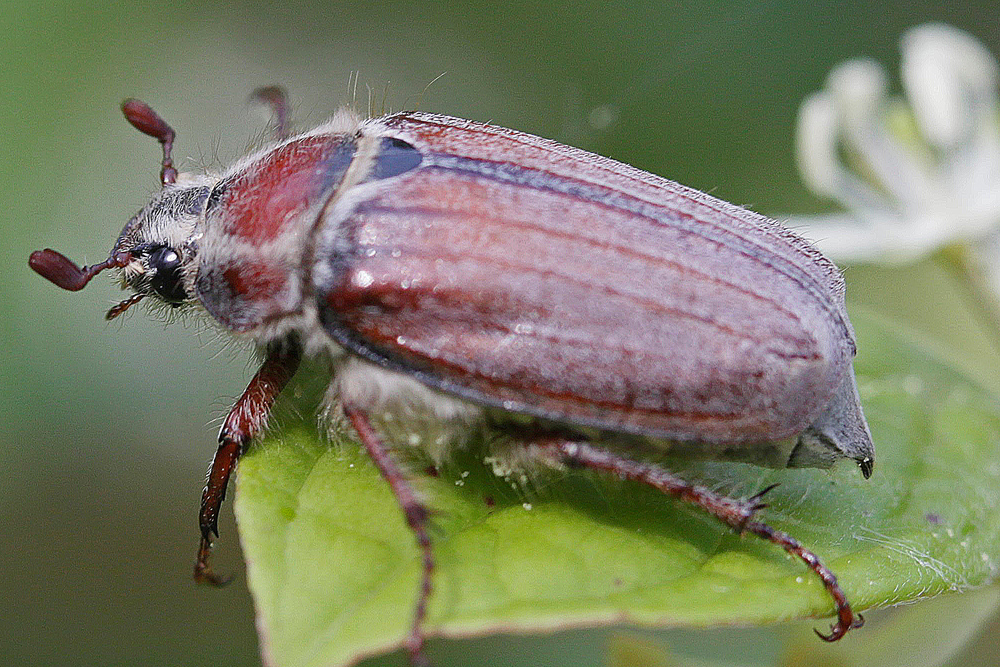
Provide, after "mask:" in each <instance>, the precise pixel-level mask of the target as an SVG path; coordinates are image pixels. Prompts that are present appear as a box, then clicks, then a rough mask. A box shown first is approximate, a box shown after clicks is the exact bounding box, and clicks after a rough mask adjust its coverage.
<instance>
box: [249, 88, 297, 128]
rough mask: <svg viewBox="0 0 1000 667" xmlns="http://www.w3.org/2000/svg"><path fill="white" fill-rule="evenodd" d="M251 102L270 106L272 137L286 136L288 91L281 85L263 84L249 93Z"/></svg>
mask: <svg viewBox="0 0 1000 667" xmlns="http://www.w3.org/2000/svg"><path fill="white" fill-rule="evenodd" d="M250 101H251V102H260V103H261V104H266V105H267V106H269V107H271V113H272V114H274V138H275V139H287V138H288V93H286V92H285V89H284V88H282V87H281V86H263V87H261V88H258V89H257V90H255V91H253V92H252V93H251V94H250Z"/></svg>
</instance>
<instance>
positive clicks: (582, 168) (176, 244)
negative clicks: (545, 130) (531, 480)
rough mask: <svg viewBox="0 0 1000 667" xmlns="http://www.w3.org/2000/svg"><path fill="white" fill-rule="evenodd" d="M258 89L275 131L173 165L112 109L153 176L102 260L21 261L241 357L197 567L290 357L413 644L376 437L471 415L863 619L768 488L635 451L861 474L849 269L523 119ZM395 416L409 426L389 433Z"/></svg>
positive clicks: (419, 438) (841, 618) (159, 128)
mask: <svg viewBox="0 0 1000 667" xmlns="http://www.w3.org/2000/svg"><path fill="white" fill-rule="evenodd" d="M256 97H257V98H258V99H261V100H264V101H266V102H268V103H269V104H270V105H271V107H272V110H273V111H274V113H275V117H276V118H277V119H278V121H277V132H276V138H275V140H274V141H273V142H272V143H271V144H270V145H268V146H267V147H265V148H263V149H262V150H259V151H257V152H255V153H253V154H252V155H250V156H248V157H246V158H244V159H242V160H240V161H239V162H237V163H236V164H235V165H234V166H232V167H231V168H229V169H228V170H226V171H224V172H222V173H221V174H204V175H179V174H178V173H177V171H176V170H175V168H174V166H173V163H172V159H171V148H172V144H173V140H174V131H173V130H172V129H171V128H170V126H169V125H167V123H166V122H164V121H163V120H162V119H161V118H160V117H159V116H158V115H157V114H156V113H155V112H153V110H152V109H150V107H148V106H147V105H146V104H144V103H142V102H139V101H137V100H128V101H126V102H125V103H124V104H123V107H122V108H123V111H124V114H125V117H126V118H127V119H128V121H129V122H130V123H131V124H132V125H133V126H135V127H136V128H137V129H139V130H140V131H142V132H144V133H145V134H148V135H151V136H153V137H155V138H156V139H157V140H159V142H160V143H161V144H162V146H163V160H162V169H161V173H160V180H161V182H162V189H161V191H160V192H159V193H158V194H157V195H156V196H155V197H154V198H153V200H152V201H151V202H150V203H149V204H147V205H146V207H145V208H143V209H142V210H141V211H140V212H139V213H138V214H136V215H135V217H133V218H132V219H131V220H130V221H129V222H128V224H127V225H125V228H124V230H123V231H122V233H121V235H120V236H119V237H118V240H117V241H116V242H115V245H114V247H113V248H112V250H111V254H110V256H109V257H108V259H107V260H106V261H104V262H102V263H100V264H95V265H93V266H88V267H82V268H81V267H78V266H76V265H75V264H74V263H73V262H71V261H70V260H68V259H67V258H66V257H64V256H63V255H61V254H59V253H57V252H55V251H53V250H50V249H46V250H41V251H37V252H35V253H33V254H32V256H31V258H30V261H29V263H30V266H31V267H32V268H33V269H34V270H35V271H37V272H38V273H40V274H41V275H42V276H44V277H45V278H47V279H49V280H50V281H52V282H53V283H55V284H56V285H58V286H59V287H62V288H64V289H67V290H74V291H75V290H79V289H82V288H83V287H84V286H85V285H86V284H87V283H88V282H89V281H90V279H91V278H93V277H94V276H95V275H97V274H98V273H100V272H101V271H103V270H105V269H109V268H114V269H118V270H119V272H120V273H121V276H122V280H123V282H124V286H125V287H126V288H128V289H131V290H132V292H133V293H132V295H131V296H130V297H129V298H127V299H125V300H124V301H122V302H121V303H120V304H118V305H117V306H115V307H113V308H112V309H111V310H110V311H109V312H108V318H109V319H110V318H113V317H115V316H117V315H119V314H121V313H122V312H124V311H125V310H126V309H127V308H129V307H130V306H132V305H134V304H135V303H137V302H138V301H140V300H142V299H145V298H147V297H152V298H153V299H156V300H159V301H160V302H165V303H167V304H170V305H171V306H189V307H193V308H201V309H204V310H205V311H207V312H208V314H209V315H211V317H212V318H214V319H215V321H216V322H217V323H218V324H219V325H221V327H222V328H224V329H226V330H228V331H229V332H232V333H233V334H235V335H237V336H241V337H245V338H249V339H250V340H252V341H253V342H254V343H255V344H256V345H257V346H258V347H259V348H260V350H261V351H262V353H263V357H264V361H263V364H262V365H261V367H260V370H259V371H258V372H257V374H256V375H255V376H254V378H253V379H252V380H251V382H250V384H249V386H248V387H247V389H246V391H245V392H244V393H243V394H242V396H241V397H240V398H239V399H238V400H237V401H236V404H235V405H234V406H233V408H232V410H231V412H230V413H229V415H228V417H227V418H226V420H225V422H224V424H223V426H222V429H221V433H220V435H219V443H220V444H219V448H218V451H217V452H216V455H215V458H214V461H213V463H212V466H211V469H210V472H209V478H208V483H207V486H206V487H205V490H204V493H203V495H202V501H201V512H200V526H201V544H200V547H199V551H198V557H197V562H196V565H195V576H196V578H197V579H198V580H201V581H206V582H212V583H218V582H219V580H220V579H219V577H218V576H217V575H216V574H215V573H214V572H213V571H212V569H211V567H210V566H209V553H210V549H211V546H212V542H211V540H212V537H213V535H215V536H217V535H218V530H217V525H216V524H217V518H218V513H219V508H220V506H221V503H222V500H223V497H224V495H225V490H226V485H227V483H228V480H229V475H230V473H231V472H232V470H233V467H234V466H235V464H236V462H237V460H238V459H239V457H240V455H241V454H242V453H243V452H244V451H245V449H246V448H247V446H248V444H249V443H250V441H251V440H252V438H253V437H254V435H255V434H257V433H259V432H260V430H261V429H262V427H263V426H264V424H265V423H266V421H267V418H268V413H269V411H270V409H271V406H272V404H273V403H274V401H275V399H276V397H277V396H278V394H279V393H280V392H281V390H282V388H283V387H284V386H285V385H286V384H287V382H288V381H289V379H290V378H291V377H292V375H293V374H294V373H295V372H296V369H297V367H298V364H299V361H300V359H301V358H302V356H303V355H316V356H322V357H324V358H326V359H328V361H329V364H330V368H331V381H330V390H329V393H328V398H327V400H328V401H329V402H330V404H331V406H336V407H337V408H339V410H340V414H342V415H343V416H344V417H346V420H347V421H348V422H349V423H350V424H351V425H352V426H353V428H354V430H355V431H356V432H357V435H358V436H359V438H360V440H361V442H362V443H363V445H364V447H365V448H366V450H367V451H368V453H369V455H370V456H371V458H372V460H373V461H374V462H375V464H376V465H377V466H378V468H379V470H380V471H381V473H382V475H383V476H384V477H385V479H386V481H387V482H388V483H389V484H390V486H391V488H392V491H393V492H394V494H395V496H396V497H397V499H398V500H399V503H400V506H401V508H402V510H403V512H404V514H405V517H406V520H407V522H408V523H409V525H410V527H411V528H412V530H413V532H414V534H415V536H416V538H417V541H418V543H419V546H420V549H421V550H422V559H423V561H422V562H423V579H422V587H421V590H420V592H419V595H418V598H417V602H416V608H415V612H414V618H413V625H412V629H411V632H410V635H409V637H408V639H407V643H406V646H407V649H408V650H409V652H410V656H411V659H412V660H413V661H414V662H420V661H422V659H423V657H422V646H423V641H424V634H423V620H424V615H425V610H426V603H427V600H428V597H429V595H430V593H431V585H432V580H431V575H432V571H433V568H434V559H433V554H432V551H431V540H430V538H429V535H428V530H427V527H428V526H427V524H428V511H427V509H426V508H425V506H424V504H423V503H422V502H421V500H420V499H419V497H418V495H417V494H416V493H415V492H414V490H413V488H412V486H411V484H410V482H409V481H408V479H407V476H406V475H405V474H404V471H403V470H402V469H401V468H400V466H399V464H398V463H396V462H395V461H394V458H393V455H392V448H393V447H398V446H403V445H404V444H405V445H406V446H410V445H412V443H417V444H418V446H419V445H422V446H423V447H424V448H425V449H426V450H427V451H428V453H429V454H430V455H431V456H432V457H437V458H440V457H442V456H444V455H445V454H446V452H447V450H448V449H449V448H452V447H455V446H459V445H461V444H462V443H463V441H465V440H466V439H467V437H468V436H467V434H468V433H470V432H471V431H474V430H476V429H480V430H481V429H486V430H488V431H489V432H490V433H492V434H494V436H496V435H497V434H500V435H501V436H505V437H493V438H491V441H493V442H497V443H501V444H499V445H496V446H497V447H500V448H501V449H503V450H504V451H503V452H501V453H502V454H505V455H507V456H509V458H510V460H512V461H518V462H522V463H523V462H525V461H531V462H541V463H543V464H546V465H549V466H555V467H567V466H569V467H583V468H590V469H596V470H605V471H608V472H611V473H614V474H617V475H618V476H620V477H623V478H627V479H631V480H636V481H639V482H642V483H644V484H647V485H650V486H652V487H655V488H657V489H659V490H661V491H663V492H665V493H667V494H670V495H672V496H675V497H677V498H680V499H682V500H685V501H687V502H689V503H693V504H695V505H697V506H700V507H702V508H704V509H705V510H706V511H708V512H709V513H711V514H712V515H714V516H715V517H717V518H718V519H720V520H721V521H722V522H724V523H726V524H728V525H729V526H731V527H733V528H734V529H735V530H737V531H740V532H747V533H753V534H756V535H758V536H760V537H762V538H764V539H766V540H769V541H771V542H774V543H775V544H778V545H779V546H781V547H782V548H784V549H785V550H786V551H788V552H789V553H790V554H793V555H794V556H797V557H798V558H800V559H802V560H803V561H804V562H805V563H806V565H808V567H809V568H811V569H812V570H813V571H814V572H815V573H816V574H817V575H819V577H820V578H821V579H822V581H823V584H824V586H825V587H826V589H827V591H828V592H829V594H830V595H831V596H832V597H833V599H834V602H835V605H836V613H837V621H836V623H835V624H834V625H833V627H832V630H831V632H830V634H828V635H822V634H820V636H821V637H823V638H824V639H827V640H830V641H833V640H837V639H840V638H841V637H842V636H844V634H845V633H846V632H847V631H848V630H850V629H851V628H853V627H857V626H859V625H860V624H861V622H862V619H861V617H860V615H856V614H855V613H854V612H853V611H852V609H851V606H850V604H849V602H848V601H847V598H846V597H845V595H844V593H843V591H842V590H841V588H840V586H839V585H838V583H837V579H836V577H835V576H834V575H833V573H832V572H831V571H830V570H829V569H827V567H826V566H824V565H823V564H822V563H821V562H820V560H819V558H818V557H817V556H816V555H814V554H813V553H812V552H810V551H808V550H807V549H806V548H805V547H803V546H802V545H800V544H799V543H798V542H797V541H796V540H795V539H794V538H792V537H791V536H790V535H787V534H785V533H783V532H780V531H777V530H774V529H772V528H771V527H769V526H767V525H766V524H764V523H762V522H759V521H757V520H755V518H754V514H755V512H756V511H757V510H758V509H760V508H761V507H762V506H763V504H762V503H761V502H760V497H761V495H763V493H765V492H766V491H767V490H766V489H765V491H763V492H761V493H760V494H758V495H756V496H754V497H751V498H748V499H745V500H735V499H731V498H728V497H726V496H723V495H721V494H719V493H716V492H714V491H711V490H709V489H707V488H704V487H701V486H697V485H693V484H689V483H687V482H684V481H683V480H681V479H679V478H678V477H676V476H674V475H673V474H671V473H670V472H668V471H667V470H665V469H664V468H662V467H661V466H659V465H657V464H656V463H654V462H651V461H650V459H652V458H655V457H656V455H659V454H663V453H669V454H673V455H690V456H699V457H707V458H718V459H727V460H743V461H749V462H753V463H758V464H761V465H769V466H774V467H786V466H787V467H821V468H827V467H830V466H831V465H833V464H834V462H836V461H837V460H838V459H841V458H845V457H847V458H851V459H853V460H854V461H856V462H857V463H858V465H860V467H861V471H862V473H863V474H864V476H865V477H868V476H869V475H870V474H871V471H872V465H873V462H874V447H873V445H872V441H871V435H870V433H869V431H868V426H867V424H866V422H865V419H864V416H863V414H862V411H861V404H860V401H859V399H858V392H857V387H856V383H855V379H854V372H853V369H852V365H851V364H852V358H853V356H854V353H855V340H854V334H853V331H852V328H851V324H850V322H849V320H848V317H847V313H846V311H845V307H844V283H843V280H842V277H841V275H840V273H839V271H838V270H837V268H836V267H835V266H834V265H833V264H832V263H831V262H830V261H828V260H827V259H826V258H825V257H823V256H822V255H821V254H820V253H819V252H818V251H817V250H816V249H815V248H813V246H811V245H810V244H809V243H808V242H806V241H805V240H803V239H802V238H800V237H798V236H796V235H795V234H793V233H792V232H790V231H788V230H787V229H785V228H784V227H782V226H781V225H780V224H779V223H777V222H775V221H774V220H771V219H768V218H766V217H763V216H761V215H758V214H756V213H752V212H750V211H748V210H746V209H743V208H740V207H737V206H734V205H732V204H728V203H726V202H723V201H720V200H718V199H715V198H714V197H711V196H709V195H707V194H704V193H702V192H698V191H696V190H693V189H691V188H687V187H684V186H682V185H678V184H677V183H674V182H672V181H668V180H666V179H663V178H660V177H658V176H654V175H652V174H649V173H646V172H644V171H640V170H639V169H635V168H633V167H630V166H627V165H625V164H622V163H620V162H616V161H614V160H610V159H608V158H604V157H600V156H597V155H594V154H591V153H588V152H585V151H583V150H579V149H576V148H571V147H568V146H564V145H561V144H558V143H556V142H554V141H549V140H546V139H541V138H538V137H535V136H532V135H529V134H525V133H522V132H517V131H514V130H508V129H504V128H501V127H497V126H494V125H489V124H486V123H478V122H473V121H467V120H461V119H458V118H451V117H448V116H441V115H436V114H430V113H416V112H404V113H397V114H392V115H389V116H384V117H380V118H368V119H366V120H360V119H358V118H357V117H355V116H354V115H352V114H350V113H348V112H340V113H339V114H338V115H336V116H335V117H334V118H333V119H332V120H330V121H328V122H327V123H325V124H323V125H320V126H319V127H317V128H315V129H313V130H311V131H309V132H305V133H303V134H299V135H296V136H288V127H287V123H286V120H285V119H286V118H287V103H286V97H285V95H284V93H283V91H281V90H280V89H279V88H275V87H271V88H266V89H261V90H259V91H257V93H256ZM403 412H405V415H406V422H405V423H406V429H407V430H408V431H409V434H410V435H409V437H406V438H396V437H390V438H386V439H385V440H384V439H383V437H384V436H386V435H399V434H398V433H393V432H392V430H391V429H388V424H389V422H390V421H393V420H391V419H390V418H391V417H392V416H394V415H397V414H399V413H403ZM394 423H398V420H396V421H395V422H394ZM399 440H402V442H400V441H399ZM441 443H444V444H443V445H442V444H441ZM494 454H495V452H494ZM817 634H819V633H818V632H817Z"/></svg>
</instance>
